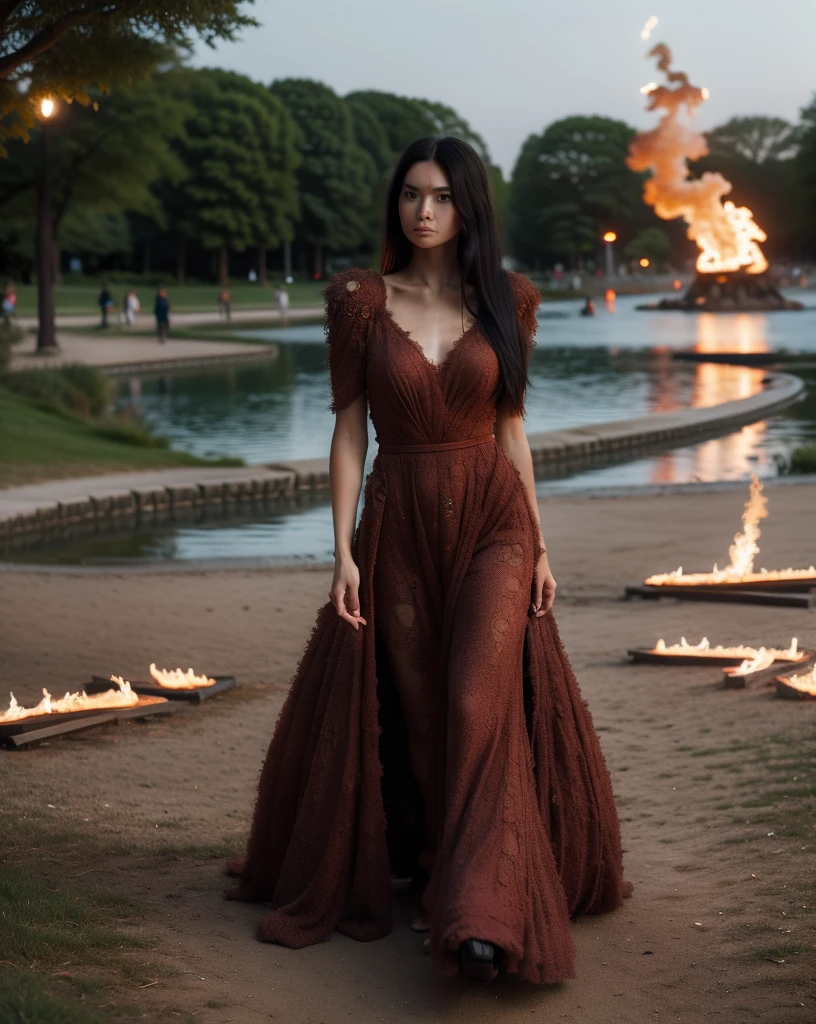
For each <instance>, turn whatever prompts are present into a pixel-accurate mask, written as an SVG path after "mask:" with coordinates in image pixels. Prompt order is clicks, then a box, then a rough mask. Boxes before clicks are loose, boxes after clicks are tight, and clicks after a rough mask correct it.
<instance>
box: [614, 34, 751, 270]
mask: <svg viewBox="0 0 816 1024" xmlns="http://www.w3.org/2000/svg"><path fill="white" fill-rule="evenodd" d="M647 24H648V22H647ZM649 56H650V57H656V58H657V67H658V69H659V70H660V71H662V72H663V74H664V75H665V77H666V81H667V84H666V85H660V86H658V85H655V83H654V82H650V83H649V84H648V85H646V86H644V87H643V88H642V89H641V90H640V91H641V92H642V93H643V94H644V95H646V96H648V97H649V104H648V107H647V109H648V110H662V111H663V112H664V113H663V115H662V117H661V119H660V123H659V124H658V126H657V128H655V129H653V130H652V131H649V132H638V134H637V135H636V136H635V138H634V139H633V140H632V143H631V145H630V147H629V156H628V158H627V161H626V163H627V165H628V166H629V167H630V168H631V169H632V170H633V171H651V172H652V176H651V178H649V179H648V180H647V181H646V183H645V184H644V186H643V199H644V202H645V203H646V204H647V205H648V206H653V207H654V211H655V213H656V214H657V215H658V217H662V218H663V219H664V220H676V219H677V218H678V217H682V218H683V219H684V220H685V221H686V223H687V224H688V231H687V234H688V237H689V238H691V239H693V240H694V241H696V242H697V245H698V246H699V247H700V250H701V252H700V255H699V258H698V260H697V269H698V271H700V272H701V273H724V272H730V271H735V270H741V269H744V270H745V271H746V272H747V273H749V274H761V273H762V272H763V271H764V270H767V268H768V261H767V260H766V259H765V257H764V256H763V254H762V250H761V249H760V248H759V243H760V242H764V241H765V239H766V237H767V236H766V234H765V232H764V231H763V230H762V228H760V227H759V225H758V224H756V223H755V222H754V218H753V214H752V213H751V211H750V210H749V209H747V208H746V207H744V206H740V207H737V206H736V205H735V204H734V203H732V202H726V203H724V202H723V201H722V200H723V196H725V195H727V194H728V193H729V192H730V191H731V182H730V181H727V180H726V179H725V178H724V177H723V176H722V175H721V174H718V173H712V172H711V171H706V173H705V174H703V175H702V176H701V177H699V178H690V177H689V168H688V161H689V160H692V161H693V160H699V159H700V157H703V156H705V155H706V154H707V153H708V143H707V142H706V140H705V136H704V135H703V134H702V133H701V132H700V131H698V129H697V127H696V124H695V122H694V114H695V111H696V109H697V107H699V106H700V104H701V103H704V102H705V101H706V100H707V99H708V97H709V92H708V89H698V88H697V87H696V86H694V85H692V84H691V83H690V82H689V80H688V75H686V74H685V73H684V72H682V71H672V67H671V60H672V55H671V50H670V49H669V48H668V46H664V45H663V44H662V43H659V44H658V45H657V46H655V47H653V49H652V50H650V51H649ZM683 111H685V114H686V120H685V122H684V121H683V120H681V114H682V113H683Z"/></svg>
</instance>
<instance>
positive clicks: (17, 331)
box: [0, 321, 25, 373]
mask: <svg viewBox="0 0 816 1024" xmlns="http://www.w3.org/2000/svg"><path fill="white" fill-rule="evenodd" d="M23 338H25V332H24V331H23V329H22V328H21V327H18V326H17V324H15V323H11V322H10V321H7V322H2V321H0V373H3V372H5V370H6V368H7V367H8V364H9V362H10V361H11V349H12V346H14V345H19V344H20V342H21V341H22V340H23Z"/></svg>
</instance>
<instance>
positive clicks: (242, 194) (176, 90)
mask: <svg viewBox="0 0 816 1024" xmlns="http://www.w3.org/2000/svg"><path fill="white" fill-rule="evenodd" d="M161 86H162V88H164V89H166V90H167V91H168V92H171V93H172V94H173V95H175V96H176V97H178V98H179V99H182V100H184V101H185V102H187V103H188V104H189V108H190V111H191V113H190V116H189V117H188V118H187V120H186V122H185V127H184V132H183V134H181V135H180V136H179V137H178V138H177V139H176V141H175V144H174V145H175V150H176V152H177V154H178V156H179V158H180V160H181V162H182V164H183V165H184V168H185V173H186V176H185V178H184V180H183V181H182V182H180V183H179V184H178V185H177V186H176V187H172V188H163V189H162V190H161V193H160V194H161V198H162V201H163V203H164V207H165V209H166V210H167V211H168V220H169V226H170V229H171V232H172V233H173V234H174V235H176V236H177V237H179V238H182V239H194V240H197V241H200V242H201V243H202V244H203V245H204V247H205V248H208V249H216V248H219V247H220V246H229V247H231V248H233V249H238V250H241V249H245V248H246V247H247V246H248V245H252V244H256V245H267V246H276V245H279V244H280V243H281V242H282V241H284V240H286V239H291V238H292V236H293V227H292V225H293V221H294V219H295V218H296V217H297V214H298V196H297V179H296V177H295V169H296V167H297V166H298V163H299V159H300V158H299V154H298V149H297V146H298V142H299V139H300V133H299V131H298V127H297V125H296V124H295V122H294V120H293V119H292V118H291V117H290V115H289V113H288V112H287V110H286V109H285V107H284V104H283V103H282V102H281V101H280V100H279V99H278V98H277V97H275V96H274V95H272V94H270V92H269V91H268V90H267V89H266V88H265V87H264V86H262V85H258V84H257V83H255V82H252V81H251V80H250V79H248V78H246V77H244V76H243V75H239V74H235V73H232V72H227V71H218V70H213V69H205V70H201V71H192V70H186V69H185V70H179V71H174V72H171V73H169V74H167V75H166V76H164V78H163V80H162V83H161Z"/></svg>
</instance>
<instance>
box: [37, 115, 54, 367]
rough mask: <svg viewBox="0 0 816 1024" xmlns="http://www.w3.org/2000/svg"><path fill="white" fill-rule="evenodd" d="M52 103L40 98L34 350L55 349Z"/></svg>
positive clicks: (50, 350)
mask: <svg viewBox="0 0 816 1024" xmlns="http://www.w3.org/2000/svg"><path fill="white" fill-rule="evenodd" d="M54 109H55V104H54V101H53V100H52V99H51V97H50V96H45V97H43V99H42V100H41V101H40V114H41V116H42V121H43V126H42V164H41V166H40V173H39V176H38V178H37V322H38V326H37V351H38V352H54V351H55V350H56V349H57V348H58V345H57V338H56V332H55V329H54V218H53V215H52V212H51V132H50V130H49V119H50V117H51V115H52V114H53V113H54Z"/></svg>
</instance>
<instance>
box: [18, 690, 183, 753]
mask: <svg viewBox="0 0 816 1024" xmlns="http://www.w3.org/2000/svg"><path fill="white" fill-rule="evenodd" d="M175 710H176V708H175V707H174V706H173V705H172V704H171V703H170V702H169V701H165V700H160V699H157V698H156V697H143V698H140V700H139V703H138V704H132V705H131V706H130V707H127V708H89V709H88V710H84V711H61V712H57V713H55V714H50V715H32V716H31V717H30V718H20V719H18V720H17V721H15V722H2V723H0V743H3V744H5V745H6V746H8V747H13V748H17V749H19V748H20V747H26V746H28V745H29V744H30V743H36V742H38V741H39V740H46V739H53V738H54V737H56V736H63V735H66V734H67V733H70V732H77V731H78V730H80V729H90V728H91V727H92V726H94V725H104V724H105V723H107V722H127V721H129V720H130V719H132V718H147V717H149V716H152V715H166V714H169V713H171V712H173V711H175Z"/></svg>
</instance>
